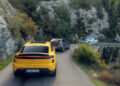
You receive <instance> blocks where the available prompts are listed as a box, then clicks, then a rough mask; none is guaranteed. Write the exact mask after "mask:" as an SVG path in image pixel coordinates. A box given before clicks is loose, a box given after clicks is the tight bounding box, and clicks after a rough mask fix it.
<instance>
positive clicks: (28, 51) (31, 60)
mask: <svg viewBox="0 0 120 86" xmlns="http://www.w3.org/2000/svg"><path fill="white" fill-rule="evenodd" d="M13 71H14V75H15V76H19V75H24V74H33V73H35V74H43V73H47V74H49V75H51V76H56V54H55V49H54V48H52V46H51V43H50V42H41V43H37V42H34V43H33V42H28V43H26V44H24V46H23V47H22V48H21V50H20V51H19V52H18V53H17V54H16V55H15V59H14V63H13Z"/></svg>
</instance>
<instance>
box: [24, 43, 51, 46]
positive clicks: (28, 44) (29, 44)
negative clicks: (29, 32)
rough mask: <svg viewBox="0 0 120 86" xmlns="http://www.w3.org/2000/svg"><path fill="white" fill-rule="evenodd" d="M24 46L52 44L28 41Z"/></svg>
mask: <svg viewBox="0 0 120 86" xmlns="http://www.w3.org/2000/svg"><path fill="white" fill-rule="evenodd" d="M24 46H50V42H27V43H25V44H24Z"/></svg>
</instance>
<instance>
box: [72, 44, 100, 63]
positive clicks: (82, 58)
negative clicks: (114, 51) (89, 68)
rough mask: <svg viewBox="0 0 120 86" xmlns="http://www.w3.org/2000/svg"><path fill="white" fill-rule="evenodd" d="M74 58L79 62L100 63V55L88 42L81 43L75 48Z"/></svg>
mask: <svg viewBox="0 0 120 86" xmlns="http://www.w3.org/2000/svg"><path fill="white" fill-rule="evenodd" d="M73 58H74V59H76V60H77V61H78V62H79V63H83V64H86V65H92V64H97V63H98V58H99V55H97V52H95V51H94V49H93V48H92V46H90V45H87V44H80V45H79V47H78V48H77V49H76V50H75V52H74V55H73Z"/></svg>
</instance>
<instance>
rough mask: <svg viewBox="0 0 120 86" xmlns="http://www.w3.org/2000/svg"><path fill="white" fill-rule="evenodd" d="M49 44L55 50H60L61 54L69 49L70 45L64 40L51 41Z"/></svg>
mask: <svg viewBox="0 0 120 86" xmlns="http://www.w3.org/2000/svg"><path fill="white" fill-rule="evenodd" d="M51 44H52V46H53V47H54V48H55V49H56V50H60V51H62V52H64V51H65V50H66V49H69V48H70V43H69V42H67V41H66V40H64V39H52V40H51Z"/></svg>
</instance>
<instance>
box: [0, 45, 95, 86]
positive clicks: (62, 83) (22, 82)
mask: <svg viewBox="0 0 120 86" xmlns="http://www.w3.org/2000/svg"><path fill="white" fill-rule="evenodd" d="M75 47H76V45H71V49H70V50H67V51H65V52H63V53H62V52H57V53H56V55H57V75H56V77H50V76H45V75H43V76H29V77H28V76H27V77H19V78H15V77H14V75H13V71H12V64H10V65H9V66H7V67H6V68H5V69H4V70H2V71H0V86H94V85H93V84H92V83H91V82H90V80H89V79H88V77H87V75H86V74H85V73H84V72H83V71H82V70H81V69H80V68H79V67H77V65H76V64H75V63H74V62H73V61H72V59H71V56H72V53H73V51H74V49H75Z"/></svg>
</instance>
